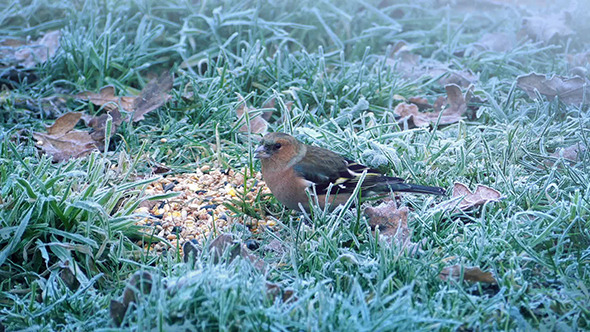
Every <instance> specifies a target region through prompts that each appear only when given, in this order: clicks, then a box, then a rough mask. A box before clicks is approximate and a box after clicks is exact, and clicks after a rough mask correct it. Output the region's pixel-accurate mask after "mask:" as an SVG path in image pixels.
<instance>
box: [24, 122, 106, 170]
mask: <svg viewBox="0 0 590 332" xmlns="http://www.w3.org/2000/svg"><path fill="white" fill-rule="evenodd" d="M81 115H82V114H81V113H66V114H64V115H62V116H61V117H60V118H58V119H57V120H56V121H55V123H54V124H53V125H52V126H50V127H49V128H48V132H47V133H38V132H34V133H33V138H34V139H36V140H37V146H38V147H39V148H40V149H41V150H43V151H44V152H45V153H47V154H48V155H50V156H52V157H53V161H54V162H60V161H63V160H68V159H70V158H77V157H82V156H85V155H87V154H88V153H90V152H91V151H93V150H94V149H96V148H97V145H100V143H99V142H97V141H96V140H94V139H93V138H92V137H91V136H90V134H89V133H88V132H86V131H81V130H73V128H74V127H75V126H76V124H77V123H78V121H79V120H80V117H81Z"/></svg>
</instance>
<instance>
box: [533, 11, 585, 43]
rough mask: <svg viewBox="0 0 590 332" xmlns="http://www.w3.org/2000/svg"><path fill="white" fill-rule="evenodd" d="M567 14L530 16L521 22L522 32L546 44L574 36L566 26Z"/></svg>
mask: <svg viewBox="0 0 590 332" xmlns="http://www.w3.org/2000/svg"><path fill="white" fill-rule="evenodd" d="M569 16H570V15H569V13H567V12H561V13H557V14H551V15H547V16H531V17H527V18H524V19H523V20H522V26H523V30H524V31H525V32H526V33H527V34H528V35H529V37H531V38H533V39H534V40H537V41H543V42H545V43H548V44H552V43H555V42H557V40H559V39H560V38H564V37H568V36H570V35H572V34H574V31H573V30H572V29H570V28H569V27H568V26H567V20H568V18H569Z"/></svg>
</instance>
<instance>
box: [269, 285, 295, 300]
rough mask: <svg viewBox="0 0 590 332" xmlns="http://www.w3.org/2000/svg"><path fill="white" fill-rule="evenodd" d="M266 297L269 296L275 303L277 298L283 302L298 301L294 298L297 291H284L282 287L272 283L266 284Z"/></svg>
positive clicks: (288, 289)
mask: <svg viewBox="0 0 590 332" xmlns="http://www.w3.org/2000/svg"><path fill="white" fill-rule="evenodd" d="M266 295H267V296H269V297H270V298H271V299H272V300H273V301H274V300H275V299H277V298H280V299H281V300H282V301H283V302H288V301H290V300H291V301H296V300H297V298H295V297H294V296H293V295H295V291H294V290H293V289H291V288H287V289H283V288H282V287H281V285H279V284H276V283H272V282H267V283H266Z"/></svg>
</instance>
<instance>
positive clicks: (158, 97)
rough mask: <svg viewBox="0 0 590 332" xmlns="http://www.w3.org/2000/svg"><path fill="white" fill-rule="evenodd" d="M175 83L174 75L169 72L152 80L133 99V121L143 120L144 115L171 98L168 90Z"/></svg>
mask: <svg viewBox="0 0 590 332" xmlns="http://www.w3.org/2000/svg"><path fill="white" fill-rule="evenodd" d="M173 83H174V77H172V75H170V74H169V73H163V74H162V75H160V77H158V78H156V79H153V80H151V81H150V82H149V83H148V84H147V85H146V86H145V87H144V88H143V90H141V93H140V94H139V96H138V97H137V98H136V99H135V100H134V101H133V111H134V113H133V122H137V121H140V120H143V119H144V115H146V114H147V113H149V112H151V111H153V110H155V109H157V108H159V107H160V106H162V105H164V104H165V103H166V102H167V101H168V100H169V99H170V98H171V96H170V95H169V94H168V92H169V91H170V90H171V89H172V84H173Z"/></svg>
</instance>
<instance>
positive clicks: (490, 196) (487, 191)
mask: <svg viewBox="0 0 590 332" xmlns="http://www.w3.org/2000/svg"><path fill="white" fill-rule="evenodd" d="M501 198H502V194H501V193H500V192H499V191H497V190H496V189H492V188H490V187H488V186H484V185H482V184H478V185H477V187H476V188H475V192H472V191H471V190H469V187H467V186H466V185H464V184H463V183H460V182H455V184H454V185H453V194H452V198H451V199H450V200H448V201H446V202H442V203H440V204H439V205H438V207H439V208H441V209H448V208H454V209H453V211H456V210H457V209H459V210H468V209H470V208H472V207H475V206H478V205H483V204H485V203H488V202H499V201H500V199H501Z"/></svg>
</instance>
